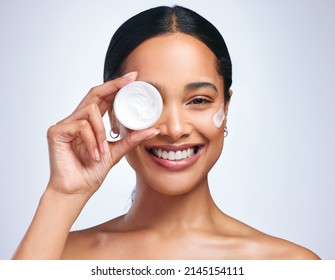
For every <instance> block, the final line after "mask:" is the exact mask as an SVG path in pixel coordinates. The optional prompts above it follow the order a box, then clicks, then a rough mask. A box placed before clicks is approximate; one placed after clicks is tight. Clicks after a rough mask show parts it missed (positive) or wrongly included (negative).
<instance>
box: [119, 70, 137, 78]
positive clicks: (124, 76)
mask: <svg viewBox="0 0 335 280" xmlns="http://www.w3.org/2000/svg"><path fill="white" fill-rule="evenodd" d="M136 75H137V72H136V71H134V72H129V73H127V74H125V75H123V76H122V77H123V78H128V77H132V76H136Z"/></svg>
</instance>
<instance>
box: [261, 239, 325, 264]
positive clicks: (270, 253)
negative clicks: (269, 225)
mask: <svg viewBox="0 0 335 280" xmlns="http://www.w3.org/2000/svg"><path fill="white" fill-rule="evenodd" d="M258 240H259V242H260V249H261V250H260V252H261V253H262V254H264V257H266V258H267V259H276V260H319V259H320V257H319V256H317V255H316V254H315V253H314V252H312V251H311V250H309V249H307V248H305V247H303V246H300V245H298V244H295V243H293V242H290V241H287V240H284V239H281V238H277V237H273V236H269V235H266V234H264V233H262V234H260V235H259V237H258Z"/></svg>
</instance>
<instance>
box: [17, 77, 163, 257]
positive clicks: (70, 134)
mask: <svg viewBox="0 0 335 280" xmlns="http://www.w3.org/2000/svg"><path fill="white" fill-rule="evenodd" d="M135 79H136V73H131V74H130V75H126V76H124V77H121V78H118V79H115V80H113V81H109V82H107V83H105V84H102V85H100V86H97V87H95V88H92V89H91V90H90V92H89V93H88V94H87V95H86V97H85V98H84V99H83V100H82V102H81V103H80V104H79V106H78V107H77V108H76V110H75V111H74V112H73V113H72V114H71V115H70V116H69V117H67V118H65V119H64V120H62V121H61V122H59V123H57V124H56V125H54V126H52V127H51V128H50V129H49V130H48V146H49V158H50V180H49V184H48V186H47V188H46V191H45V192H44V194H43V196H42V198H41V199H40V203H39V206H38V208H37V211H36V214H35V216H34V218H33V221H32V223H31V225H30V227H29V228H28V231H27V233H26V235H25V236H24V238H23V240H22V241H21V243H20V245H19V246H18V248H17V250H16V252H15V253H14V255H13V259H59V258H61V256H62V252H63V249H64V245H65V242H66V239H67V236H68V234H69V231H70V229H71V227H72V225H73V223H74V222H75V220H76V218H77V217H78V215H79V214H80V212H81V210H82V209H83V207H84V206H85V204H86V202H87V201H88V200H89V198H90V197H91V196H92V195H93V194H94V193H95V192H96V191H97V190H98V189H99V187H100V186H101V184H102V182H103V180H104V179H105V177H106V175H107V174H108V172H109V170H110V169H111V168H112V167H113V166H114V165H115V164H116V163H117V162H118V161H119V160H120V159H121V158H122V157H123V156H124V155H125V154H126V153H127V152H128V151H129V150H131V149H132V148H133V147H135V146H136V145H138V144H139V143H140V142H141V141H143V140H145V139H149V138H151V137H154V136H155V135H157V134H158V133H159V131H158V130H156V129H154V128H150V129H146V130H142V131H134V132H132V133H130V134H127V136H126V137H124V138H123V139H121V140H119V141H117V142H113V143H108V142H107V141H106V133H105V129H104V125H103V121H102V116H103V115H104V114H105V112H106V111H107V110H108V108H109V107H110V106H111V105H110V104H111V102H112V100H113V99H114V96H115V94H116V93H117V91H118V90H119V89H120V88H121V87H123V86H125V85H126V84H128V83H129V82H132V81H134V80H135Z"/></svg>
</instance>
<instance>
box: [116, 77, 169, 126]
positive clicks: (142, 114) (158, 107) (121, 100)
mask: <svg viewBox="0 0 335 280" xmlns="http://www.w3.org/2000/svg"><path fill="white" fill-rule="evenodd" d="M113 109H114V113H115V116H116V118H117V120H118V121H119V122H120V123H121V124H122V125H124V126H125V127H127V128H129V129H131V130H141V129H145V128H149V127H150V126H152V125H153V124H154V123H156V122H157V120H158V119H159V117H160V116H161V113H162V110H163V101H162V97H161V95H160V93H159V91H158V90H157V89H156V88H155V87H154V86H153V85H151V84H149V83H147V82H142V81H135V82H132V83H130V84H128V85H126V86H124V87H123V88H121V89H120V90H119V92H118V93H117V94H116V96H115V99H114V104H113Z"/></svg>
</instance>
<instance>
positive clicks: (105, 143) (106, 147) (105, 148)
mask: <svg viewBox="0 0 335 280" xmlns="http://www.w3.org/2000/svg"><path fill="white" fill-rule="evenodd" d="M102 145H103V146H104V152H105V154H106V153H107V154H109V145H108V142H107V140H106V139H105V141H104V142H103V143H102Z"/></svg>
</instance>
